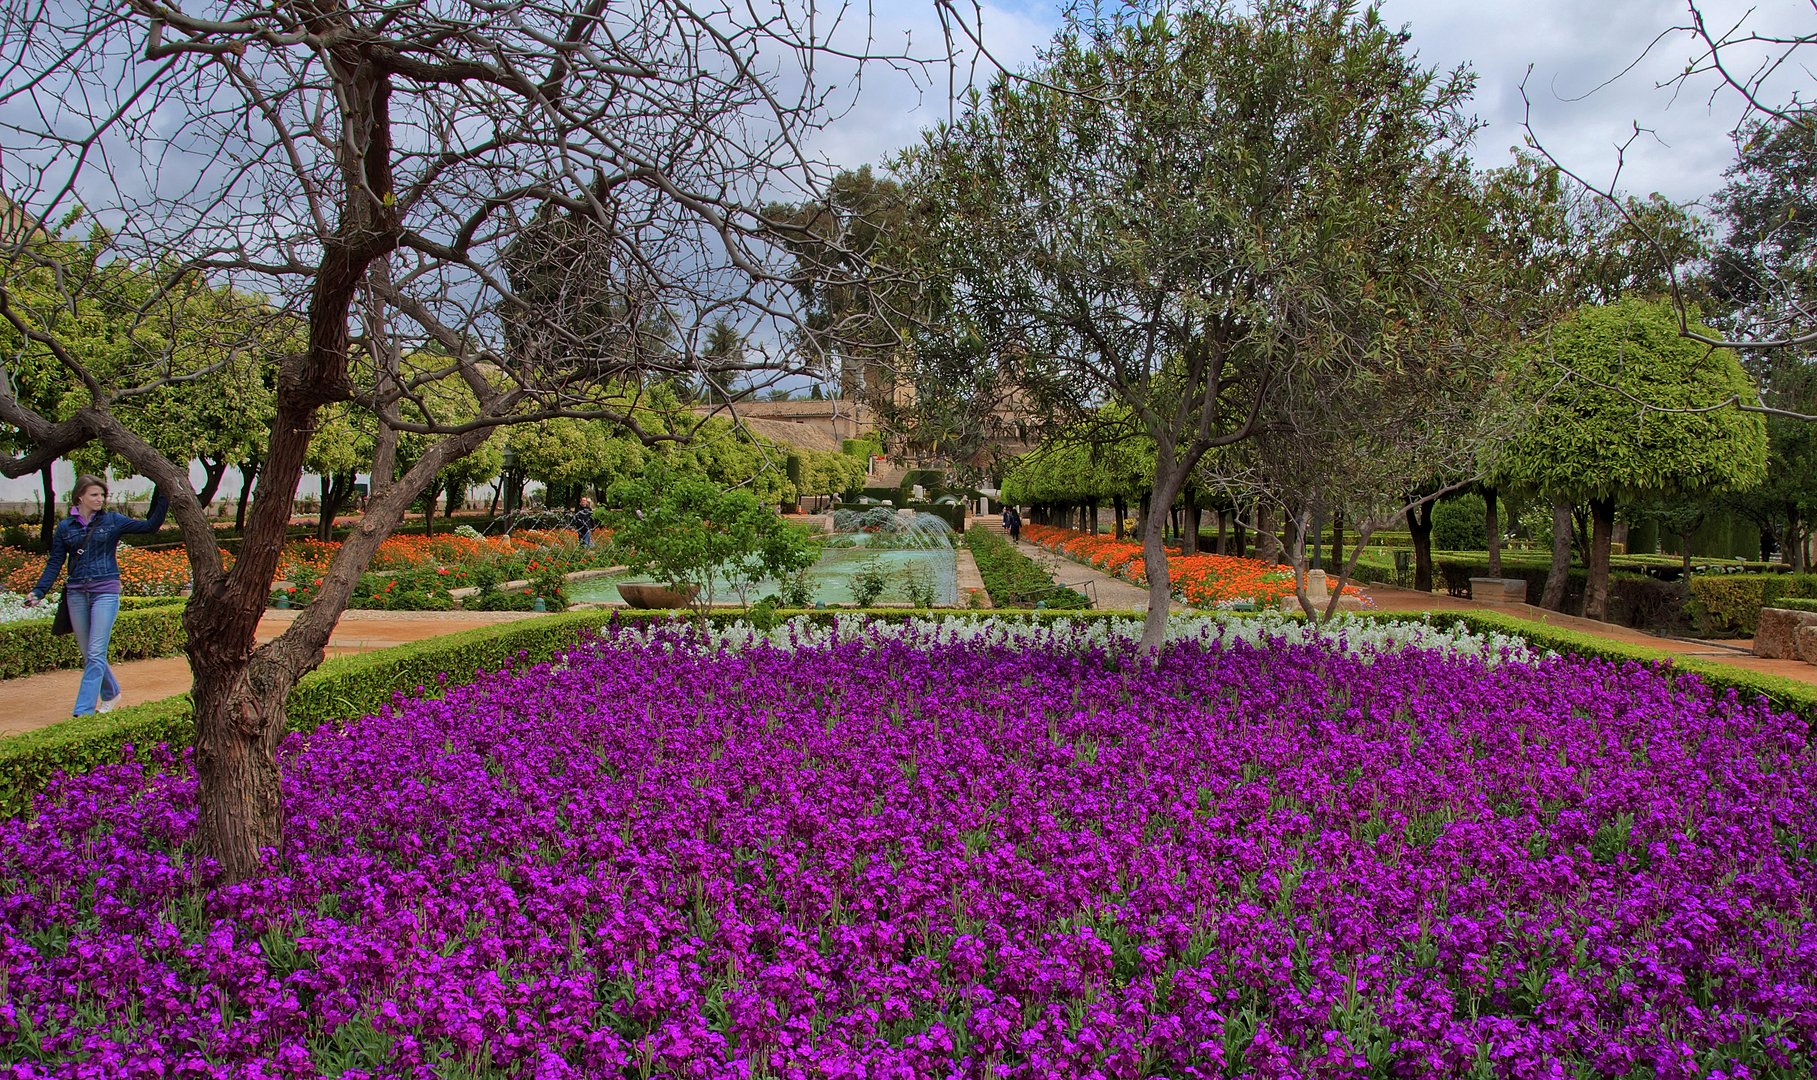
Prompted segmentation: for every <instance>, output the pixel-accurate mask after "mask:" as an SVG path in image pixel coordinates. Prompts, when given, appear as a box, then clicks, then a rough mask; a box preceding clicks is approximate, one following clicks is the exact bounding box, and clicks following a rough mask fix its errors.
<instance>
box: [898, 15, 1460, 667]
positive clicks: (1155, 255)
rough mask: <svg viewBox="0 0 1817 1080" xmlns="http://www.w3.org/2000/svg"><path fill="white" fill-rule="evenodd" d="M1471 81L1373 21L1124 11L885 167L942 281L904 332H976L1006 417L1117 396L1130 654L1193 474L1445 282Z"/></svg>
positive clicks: (1352, 367) (1071, 36) (1338, 372)
mask: <svg viewBox="0 0 1817 1080" xmlns="http://www.w3.org/2000/svg"><path fill="white" fill-rule="evenodd" d="M1470 85H1471V80H1470V78H1469V77H1468V76H1467V75H1466V74H1464V73H1463V72H1461V71H1460V72H1453V73H1450V74H1448V75H1442V74H1440V73H1438V72H1435V71H1433V70H1431V69H1428V68H1426V67H1424V66H1422V65H1421V64H1420V62H1419V60H1418V57H1417V54H1416V53H1415V51H1414V50H1413V48H1412V47H1411V46H1410V45H1409V44H1408V35H1407V34H1405V33H1403V32H1401V31H1399V30H1396V29H1394V28H1391V27H1389V26H1387V25H1385V24H1384V23H1383V22H1382V21H1381V19H1380V16H1379V15H1378V14H1377V13H1376V12H1375V11H1374V10H1373V9H1370V10H1367V11H1364V12H1361V13H1359V12H1357V10H1356V9H1355V8H1354V7H1353V6H1352V5H1350V4H1347V3H1338V2H1331V0H1317V2H1313V3H1298V2H1288V0H1260V2H1258V3H1255V4H1253V5H1249V6H1244V7H1238V6H1235V5H1223V4H1210V5H1206V4H1197V3H1181V4H1172V3H1159V4H1147V5H1133V6H1131V7H1130V8H1127V9H1122V11H1121V12H1120V14H1118V15H1116V16H1113V17H1095V16H1094V17H1090V18H1081V19H1076V20H1074V21H1071V22H1069V24H1068V25H1067V27H1066V28H1065V29H1064V31H1063V32H1062V33H1061V35H1060V36H1059V37H1058V38H1057V39H1056V40H1055V41H1054V42H1053V44H1052V45H1051V46H1050V47H1049V48H1048V50H1047V51H1046V53H1045V54H1044V56H1043V59H1042V62H1041V63H1040V64H1039V65H1038V66H1037V67H1036V68H1035V69H1034V70H1032V71H1031V72H1029V73H1028V78H1026V79H1024V80H1021V81H1011V80H1007V79H1005V80H999V81H997V82H996V83H995V84H993V85H992V86H991V88H990V90H989V92H988V93H986V94H983V95H981V96H979V97H977V98H976V99H975V100H973V101H972V102H971V104H970V106H969V107H968V108H967V109H966V111H965V112H964V113H963V115H961V116H959V117H957V118H956V119H955V120H954V121H953V122H952V123H950V124H947V125H943V126H942V127H940V128H938V129H937V130H935V131H932V132H930V133H929V134H928V135H927V136H926V137H925V140H924V142H923V144H922V145H920V146H918V147H916V148H915V149H914V150H913V151H912V152H910V153H909V154H908V155H907V156H906V157H905V158H904V159H903V160H902V161H901V162H900V170H901V173H902V175H903V177H904V180H905V182H906V183H907V185H908V186H909V188H910V190H911V192H912V193H913V194H914V195H915V196H916V198H918V199H919V200H921V202H922V205H923V206H924V207H925V219H926V220H927V221H929V222H931V223H932V224H931V225H929V226H928V228H927V237H926V239H925V241H923V246H922V250H921V251H920V252H918V255H917V257H918V259H920V260H921V261H922V265H923V266H924V267H925V268H929V269H933V270H937V272H938V273H937V275H936V276H937V277H938V278H939V279H941V280H943V281H944V282H945V283H946V284H945V286H944V288H945V289H946V290H947V291H948V294H947V297H946V304H945V306H944V310H942V311H941V313H940V316H941V317H940V319H939V320H938V322H937V324H936V326H935V327H934V328H933V330H932V332H931V333H930V335H929V336H930V337H932V338H934V339H939V338H942V337H946V338H952V339H971V340H976V341H977V342H978V343H979V344H980V346H981V348H980V350H979V351H981V352H982V353H983V355H984V356H985V357H986V358H987V359H988V360H989V361H990V362H991V364H992V365H993V367H994V369H995V371H996V372H998V373H999V375H1000V379H999V380H998V382H997V384H996V385H995V386H994V387H993V392H995V393H997V394H998V395H999V396H1000V397H1002V398H1005V399H1007V400H1011V401H1013V402H1015V404H1016V406H1017V407H1019V408H1021V409H1023V410H1024V411H1025V412H1027V413H1029V414H1032V415H1034V416H1037V417H1043V418H1048V419H1051V420H1053V421H1055V422H1058V423H1066V422H1071V421H1073V420H1075V419H1077V418H1079V417H1082V416H1085V415H1087V414H1088V413H1090V412H1091V411H1092V410H1094V409H1096V408H1098V407H1099V406H1101V405H1103V404H1106V403H1109V402H1116V403H1118V404H1120V405H1121V406H1123V407H1124V408H1126V409H1127V410H1128V411H1129V413H1130V415H1131V416H1132V417H1133V419H1134V422H1135V424H1136V425H1137V426H1138V427H1139V428H1140V430H1141V431H1142V432H1143V433H1144V434H1145V435H1146V436H1147V437H1148V438H1149V439H1150V440H1152V442H1153V445H1154V446H1155V448H1156V454H1155V465H1154V473H1153V481H1152V483H1151V484H1149V485H1148V486H1147V490H1148V496H1147V503H1148V505H1147V510H1148V512H1147V513H1146V514H1145V515H1144V528H1143V535H1142V543H1143V554H1144V558H1145V560H1146V565H1147V567H1148V571H1149V573H1148V577H1149V606H1148V619H1147V623H1146V625H1145V628H1144V632H1143V643H1144V645H1145V646H1154V645H1157V644H1159V642H1160V641H1161V640H1162V635H1163V633H1164V630H1165V623H1166V616H1167V605H1168V597H1169V593H1170V589H1171V585H1170V582H1169V576H1168V573H1167V559H1166V552H1165V548H1164V546H1163V534H1162V530H1163V526H1164V523H1165V521H1166V518H1167V511H1168V508H1169V507H1171V506H1172V505H1173V504H1174V501H1175V500H1176V499H1177V498H1179V496H1180V494H1181V492H1182V490H1183V488H1184V486H1185V484H1186V482H1187V479H1188V478H1189V477H1190V476H1191V475H1192V472H1193V469H1194V467H1195V466H1196V465H1197V464H1198V462H1199V460H1200V459H1201V458H1202V457H1203V456H1204V455H1205V454H1206V453H1207V452H1208V451H1211V450H1213V449H1214V448H1217V447H1220V446H1227V445H1231V444H1234V443H1238V442H1241V441H1243V440H1246V439H1248V438H1250V437H1251V436H1252V435H1254V434H1256V433H1257V432H1258V431H1260V430H1262V429H1263V428H1264V427H1265V426H1266V425H1267V424H1268V420H1267V418H1266V416H1265V415H1264V412H1263V406H1264V405H1265V403H1266V402H1267V400H1268V395H1269V390H1270V388H1271V387H1272V386H1273V385H1274V384H1275V383H1276V382H1277V381H1278V380H1280V379H1281V378H1283V377H1284V376H1285V375H1287V374H1288V373H1289V372H1295V371H1304V372H1308V373H1322V374H1325V375H1328V376H1330V377H1332V378H1334V379H1337V380H1339V381H1348V380H1350V379H1352V378H1355V377H1358V375H1359V373H1361V372H1365V371H1367V370H1368V369H1370V368H1373V367H1382V366H1392V364H1393V363H1394V357H1395V355H1396V353H1397V351H1398V349H1399V344H1400V341H1399V339H1400V336H1401V334H1402V328H1403V327H1405V326H1406V325H1407V319H1406V317H1405V316H1406V313H1407V312H1408V311H1413V310H1418V309H1419V308H1420V307H1422V306H1423V305H1424V304H1426V303H1427V302H1428V299H1429V297H1430V295H1431V294H1432V293H1433V292H1434V291H1442V290H1443V289H1444V288H1445V287H1446V285H1445V282H1447V281H1448V280H1449V278H1450V276H1451V273H1452V270H1453V269H1454V268H1455V265H1456V264H1455V261H1454V254H1455V253H1454V252H1453V251H1452V250H1451V249H1450V246H1449V245H1448V244H1446V243H1445V242H1444V237H1445V235H1446V234H1447V232H1448V231H1449V230H1450V229H1451V228H1453V227H1454V225H1455V222H1454V221H1453V220H1452V219H1451V218H1450V217H1449V216H1448V214H1447V213H1446V212H1444V210H1443V209H1442V207H1443V206H1444V205H1445V204H1446V203H1447V202H1448V201H1449V199H1448V194H1449V192H1451V191H1452V190H1454V189H1455V188H1456V187H1458V186H1459V185H1462V184H1466V183H1467V182H1468V168H1467V165H1466V163H1465V161H1464V159H1463V149H1464V146H1465V144H1466V142H1467V141H1468V139H1469V138H1470V136H1471V134H1472V132H1473V131H1474V123H1473V122H1472V120H1471V119H1470V118H1468V117H1467V116H1465V115H1464V114H1463V109H1464V106H1465V102H1466V98H1467V95H1468V93H1469V90H1470ZM1435 195H1436V196H1437V198H1435ZM1413 221H1417V222H1419V223H1420V224H1421V226H1422V229H1419V230H1416V229H1411V228H1407V227H1406V223H1408V222H1413ZM929 352H930V353H931V354H934V355H938V354H940V350H929ZM918 353H919V349H918V350H917V354H918ZM947 353H948V354H949V355H953V354H956V355H964V354H965V350H962V349H953V350H947ZM1005 390H1008V391H1010V392H1009V393H1005Z"/></svg>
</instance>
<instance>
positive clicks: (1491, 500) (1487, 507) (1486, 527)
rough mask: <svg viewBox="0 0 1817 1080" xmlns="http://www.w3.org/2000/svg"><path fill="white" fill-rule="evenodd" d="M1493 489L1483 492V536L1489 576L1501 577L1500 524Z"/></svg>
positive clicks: (1499, 515) (1486, 489)
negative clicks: (1487, 547)
mask: <svg viewBox="0 0 1817 1080" xmlns="http://www.w3.org/2000/svg"><path fill="white" fill-rule="evenodd" d="M1495 504H1496V498H1495V489H1494V488H1485V489H1484V490H1483V535H1484V537H1486V538H1487V539H1488V541H1489V576H1490V577H1501V576H1502V522H1501V514H1500V513H1498V512H1497V510H1496V505H1495Z"/></svg>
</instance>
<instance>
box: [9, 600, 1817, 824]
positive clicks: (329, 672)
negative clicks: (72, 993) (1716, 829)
mask: <svg viewBox="0 0 1817 1080" xmlns="http://www.w3.org/2000/svg"><path fill="white" fill-rule="evenodd" d="M778 614H779V615H780V616H781V617H785V618H795V617H802V618H806V619H808V620H809V621H810V622H813V623H821V624H824V623H827V622H829V621H831V620H832V619H834V618H837V617H839V616H842V615H853V614H862V615H866V616H868V617H870V618H872V619H876V620H878V621H883V622H895V621H901V620H906V619H911V618H919V617H924V616H926V615H928V614H930V613H929V612H927V611H923V610H914V609H903V608H890V609H883V610H872V611H855V610H845V611H824V610H822V611H803V612H781V613H778ZM939 614H940V615H942V616H943V617H952V618H962V619H1012V620H1017V621H1041V620H1052V619H1063V618H1064V619H1074V620H1082V621H1089V620H1096V619H1121V618H1129V617H1131V616H1135V617H1140V615H1141V613H1140V612H1129V611H1069V610H1051V611H1026V610H1002V609H999V610H993V611H954V612H940V613H939ZM1359 614H1360V615H1361V616H1362V617H1364V618H1371V619H1381V620H1385V621H1392V622H1431V623H1432V624H1433V625H1435V626H1447V625H1462V626H1464V627H1466V628H1468V629H1470V630H1473V631H1476V632H1478V633H1501V634H1507V635H1509V636H1512V637H1519V638H1523V639H1525V640H1526V641H1528V642H1529V643H1531V644H1532V645H1534V646H1535V647H1537V648H1542V649H1552V650H1555V651H1557V652H1561V653H1570V654H1575V655H1578V656H1585V657H1593V658H1597V659H1602V660H1608V661H1611V662H1613V663H1639V664H1663V665H1666V666H1667V667H1668V668H1669V669H1670V670H1671V671H1673V672H1676V673H1680V674H1685V675H1694V676H1696V677H1697V678H1698V679H1699V680H1701V681H1702V682H1703V683H1704V684H1706V685H1708V686H1711V687H1713V688H1715V689H1717V690H1719V691H1721V690H1733V691H1735V692H1736V693H1737V694H1740V695H1743V696H1750V695H1751V696H1759V697H1762V698H1765V699H1766V700H1767V701H1768V702H1769V703H1770V704H1771V705H1773V706H1774V707H1776V708H1780V709H1784V710H1786V711H1788V712H1790V713H1792V714H1794V715H1795V716H1797V717H1799V718H1800V719H1802V720H1804V721H1805V722H1806V723H1807V724H1817V686H1813V685H1811V684H1808V683H1802V682H1798V681H1795V680H1792V679H1787V678H1783V677H1780V676H1776V675H1765V674H1760V673H1757V672H1752V671H1747V670H1745V669H1741V668H1733V667H1729V666H1727V665H1724V664H1720V663H1713V662H1710V661H1704V660H1696V659H1690V658H1687V657H1683V656H1678V655H1675V654H1673V653H1669V652H1666V651H1665V650H1663V649H1654V648H1648V647H1645V646H1637V645H1629V644H1625V643H1622V642H1617V641H1610V640H1608V639H1606V638H1601V637H1596V636H1594V635H1590V634H1583V633H1577V632H1575V631H1570V630H1560V629H1555V628H1553V627H1549V626H1544V625H1541V624H1538V623H1532V622H1528V621H1526V620H1524V619H1518V618H1515V617H1513V616H1510V615H1502V614H1498V613H1494V612H1443V613H1437V614H1429V613H1424V612H1363V613H1359ZM1224 617H1227V618H1245V617H1249V616H1245V615H1241V614H1231V615H1227V616H1224ZM678 618H685V616H677V615H675V614H674V613H671V612H662V611H645V612H627V611H622V610H614V611H600V610H592V611H578V612H566V613H563V614H558V615H547V616H543V617H541V618H537V619H526V620H523V621H521V622H514V623H507V624H505V625H503V626H497V627H482V628H480V629H476V630H468V631H465V632H462V633H459V634H451V635H449V636H447V637H442V638H434V639H431V640H428V641H421V642H415V643H413V644H409V645H400V646H397V647H395V648H390V649H384V650H381V651H377V652H371V653H364V654H361V655H358V656H346V657H337V658H335V659H332V660H329V661H328V662H326V663H324V664H323V665H322V666H321V667H320V668H318V669H316V670H315V671H313V672H311V673H310V674H308V675H306V676H304V677H303V679H302V680H300V681H299V682H298V683H297V687H296V689H295V690H294V691H292V693H291V696H290V702H289V707H288V713H287V715H288V719H289V723H290V727H291V729H292V730H296V731H308V730H311V729H314V728H316V727H318V726H320V725H321V724H324V723H334V722H338V721H341V720H344V719H347V718H350V717H359V716H364V715H366V714H368V713H373V712H377V711H378V710H379V709H381V708H383V707H385V706H386V705H389V704H391V702H392V700H393V696H394V695H396V694H419V695H421V694H436V693H439V692H441V691H442V690H443V689H444V688H445V687H447V686H458V685H462V684H465V683H467V682H470V681H472V680H473V679H475V678H476V677H478V676H479V675H481V674H483V673H485V672H487V671H498V670H501V669H506V668H509V667H512V666H514V665H518V664H526V663H538V662H541V661H544V660H547V659H548V658H549V657H550V656H552V655H553V654H554V653H555V652H556V651H557V650H558V649H561V648H564V647H566V646H570V645H573V644H575V643H576V642H577V641H578V640H579V639H580V635H581V633H582V632H583V631H585V630H590V629H598V628H599V627H602V626H605V625H607V624H610V623H614V622H616V623H633V622H655V621H663V620H670V619H678ZM705 618H706V620H707V621H708V622H710V623H713V624H716V625H724V624H728V623H737V622H741V621H745V615H744V613H742V612H738V611H715V612H711V613H709V614H708V615H706V616H705ZM194 735H195V729H194V724H193V721H192V717H191V715H190V708H189V698H188V696H187V695H180V696H178V697H174V698H168V699H166V700H164V701H156V702H149V703H147V704H144V705H135V706H131V707H128V708H123V709H118V710H116V711H114V712H112V713H108V714H106V715H102V714H98V713H97V714H94V715H91V716H86V717H83V718H81V719H79V720H68V721H64V722H63V723H60V724H54V725H52V726H50V727H47V728H43V729H40V730H38V731H33V732H28V733H26V734H23V735H15V736H12V737H10V738H6V739H0V815H4V816H7V817H11V816H16V815H18V814H20V813H24V812H26V811H28V810H29V809H30V808H31V801H32V798H33V796H35V795H36V794H37V793H38V792H39V791H41V790H43V788H44V786H45V785H46V784H47V783H48V782H49V781H50V780H51V779H52V778H53V777H55V776H56V775H57V774H58V773H59V772H76V773H80V772H85V771H87V770H89V769H93V768H96V767H99V766H101V765H105V764H108V763H110V762H114V761H118V760H120V758H121V756H122V754H123V753H124V752H125V751H126V750H127V748H129V747H140V746H153V745H156V744H158V743H171V744H173V745H187V744H188V743H189V742H191V741H193V739H194Z"/></svg>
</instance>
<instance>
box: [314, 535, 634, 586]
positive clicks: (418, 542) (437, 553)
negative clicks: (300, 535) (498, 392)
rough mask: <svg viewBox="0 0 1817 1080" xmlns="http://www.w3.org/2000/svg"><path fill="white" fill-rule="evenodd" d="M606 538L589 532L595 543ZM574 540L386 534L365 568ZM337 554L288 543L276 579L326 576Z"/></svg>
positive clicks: (331, 548) (472, 558)
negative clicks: (476, 538) (370, 562)
mask: <svg viewBox="0 0 1817 1080" xmlns="http://www.w3.org/2000/svg"><path fill="white" fill-rule="evenodd" d="M610 535H611V534H610V533H608V532H606V531H605V530H604V529H595V530H593V536H594V538H595V539H596V540H603V539H605V538H606V537H609V536H610ZM579 546H580V544H579V538H578V537H577V536H576V534H575V533H573V532H571V531H568V530H566V529H524V530H521V531H518V532H513V533H511V534H510V535H509V536H487V537H482V538H481V539H478V540H475V539H473V538H472V537H468V536H461V535H459V534H458V533H452V532H450V533H444V534H442V535H440V536H388V537H386V538H385V539H384V540H383V541H381V542H380V543H379V547H378V550H377V551H376V552H374V553H373V556H372V565H371V566H369V567H367V569H368V570H374V571H397V570H415V569H419V568H423V567H433V566H440V567H446V566H467V567H471V566H478V565H482V564H485V563H491V562H496V561H498V560H500V559H507V558H510V557H511V556H513V555H517V554H522V553H525V552H530V551H543V550H549V549H555V550H566V551H577V550H579ZM340 550H341V542H340V541H338V540H334V541H327V542H324V541H321V540H293V541H291V542H290V543H288V544H286V545H284V554H283V555H282V556H281V557H280V558H279V560H278V577H280V578H284V579H287V580H290V581H299V580H305V579H311V578H319V577H321V576H322V575H324V574H326V573H327V572H328V564H329V562H331V561H332V560H333V559H334V556H335V553H336V552H338V551H340Z"/></svg>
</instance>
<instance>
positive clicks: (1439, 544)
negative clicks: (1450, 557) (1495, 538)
mask: <svg viewBox="0 0 1817 1080" xmlns="http://www.w3.org/2000/svg"><path fill="white" fill-rule="evenodd" d="M1487 517H1488V507H1487V506H1486V504H1485V503H1484V501H1483V497H1482V496H1481V495H1478V494H1476V493H1475V492H1473V491H1472V492H1466V493H1465V494H1462V495H1458V496H1455V497H1453V498H1449V499H1441V500H1439V501H1438V503H1437V505H1435V506H1434V507H1433V508H1432V544H1433V546H1434V547H1436V548H1438V549H1439V550H1440V551H1484V550H1487V548H1488V546H1489V538H1488V529H1487V526H1486V524H1485V522H1486V520H1487Z"/></svg>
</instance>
